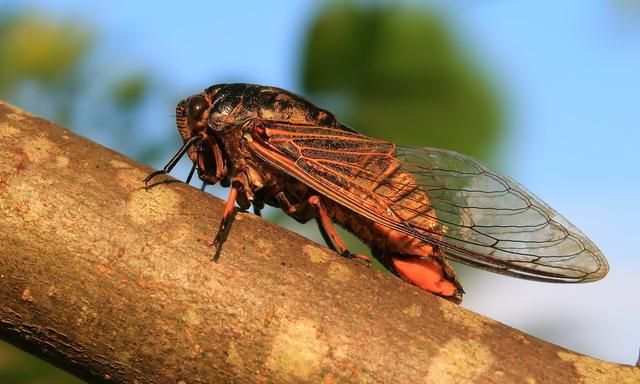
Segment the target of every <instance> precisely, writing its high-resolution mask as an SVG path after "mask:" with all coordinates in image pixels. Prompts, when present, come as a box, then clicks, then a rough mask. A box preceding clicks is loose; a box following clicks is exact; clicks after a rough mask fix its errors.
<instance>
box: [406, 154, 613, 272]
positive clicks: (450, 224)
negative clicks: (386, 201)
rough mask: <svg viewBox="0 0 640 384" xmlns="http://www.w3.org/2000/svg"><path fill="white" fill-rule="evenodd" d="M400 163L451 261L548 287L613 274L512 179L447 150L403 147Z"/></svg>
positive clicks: (581, 237) (585, 241) (594, 251)
mask: <svg viewBox="0 0 640 384" xmlns="http://www.w3.org/2000/svg"><path fill="white" fill-rule="evenodd" d="M396 158H397V159H398V160H400V162H401V169H402V170H404V171H406V172H407V173H410V174H411V175H413V176H414V178H415V180H416V184H417V185H418V188H420V189H422V190H423V191H425V193H426V194H427V195H428V196H429V197H430V204H431V207H432V208H433V210H434V211H435V218H436V220H438V221H439V222H440V223H441V224H442V226H443V227H445V228H446V230H445V231H444V242H445V243H446V244H445V249H446V253H447V254H448V255H449V257H451V258H452V259H454V260H457V261H460V262H462V263H466V264H470V265H473V266H476V267H480V268H485V269H490V270H494V271H496V272H500V273H503V274H507V275H513V276H517V277H520V278H526V279H533V280H542V281H557V282H587V281H594V280H599V279H601V278H602V277H604V276H605V275H606V274H607V272H608V270H609V267H608V265H607V261H606V260H605V258H604V256H603V255H602V253H601V252H600V250H598V248H597V247H596V246H595V245H594V244H593V243H592V242H591V241H590V240H589V239H588V238H587V237H586V236H585V235H583V234H582V232H580V231H579V230H578V229H577V228H576V227H574V226H573V225H572V224H571V223H570V222H569V221H567V220H566V219H565V218H563V217H562V216H561V215H560V214H558V213H557V212H556V211H554V210H553V209H552V208H551V207H549V206H548V205H547V204H545V203H544V202H543V201H541V200H540V199H538V198H537V197H535V196H534V195H533V194H531V193H530V192H528V191H527V190H526V189H524V188H523V187H522V186H521V185H520V184H518V183H517V182H515V181H513V180H512V179H511V178H509V177H507V176H504V175H501V174H500V173H498V172H496V171H493V170H491V169H489V168H487V167H485V166H483V165H481V164H480V163H478V162H477V161H475V160H473V159H472V158H470V157H468V156H465V155H462V154H459V153H455V152H451V151H446V150H441V149H435V148H411V147H398V148H397V150H396ZM398 203H400V204H401V205H402V200H399V201H398ZM408 224H409V225H412V226H413V223H412V220H409V223H408ZM414 228H415V229H417V230H420V229H421V228H420V227H419V224H418V226H417V227H414Z"/></svg>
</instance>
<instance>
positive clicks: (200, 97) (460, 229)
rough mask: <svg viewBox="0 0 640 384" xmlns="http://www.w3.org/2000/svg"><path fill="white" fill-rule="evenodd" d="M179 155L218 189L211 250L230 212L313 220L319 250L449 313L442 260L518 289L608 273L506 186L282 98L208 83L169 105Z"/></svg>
mask: <svg viewBox="0 0 640 384" xmlns="http://www.w3.org/2000/svg"><path fill="white" fill-rule="evenodd" d="M176 123H177V128H178V131H179V133H180V135H181V136H182V138H183V145H182V147H181V148H180V150H179V151H178V152H177V153H176V155H175V156H174V157H173V158H172V159H171V160H170V161H169V162H168V163H167V165H166V166H165V167H164V169H162V170H160V171H156V172H153V173H152V174H150V175H149V176H148V177H147V178H146V179H145V183H148V182H149V181H150V180H151V179H152V178H153V177H155V176H156V175H158V174H162V173H167V172H169V171H171V169H172V168H173V166H174V165H175V164H176V163H177V162H178V160H179V159H180V158H181V157H182V156H183V155H184V154H185V153H186V154H188V156H189V158H190V159H191V160H192V161H193V168H192V170H191V173H190V175H189V179H190V178H191V175H192V174H193V171H194V169H197V171H198V176H199V177H200V179H201V180H203V181H204V182H205V183H208V184H217V183H220V184H221V185H223V186H230V187H231V189H230V192H229V198H228V199H227V202H226V204H225V208H224V212H223V218H222V221H221V223H220V230H219V231H218V234H217V235H216V238H215V240H214V244H216V245H218V244H219V243H220V240H221V239H222V237H223V233H224V232H225V230H226V228H228V224H229V221H230V219H231V217H232V212H233V210H234V207H235V205H236V204H237V205H238V206H239V207H240V208H241V209H243V210H247V209H248V208H249V207H250V206H253V207H254V209H255V211H256V213H258V214H259V212H260V210H261V209H262V208H263V207H264V206H265V204H267V205H270V206H274V207H279V208H281V209H282V210H283V211H284V212H285V213H286V214H287V215H289V216H291V217H293V218H294V219H295V220H297V221H299V222H307V221H309V220H311V219H313V220H316V221H317V223H318V225H319V229H320V232H321V233H322V234H323V237H324V238H325V240H326V241H327V244H328V246H329V247H330V248H332V249H334V250H335V251H337V252H338V253H339V254H341V255H343V256H345V257H357V258H361V259H366V257H365V256H362V255H355V254H352V253H351V252H350V251H349V250H348V249H347V247H346V246H345V244H344V242H343V241H342V239H341V238H340V237H339V235H338V233H337V232H336V230H335V227H334V224H338V225H340V226H342V227H344V228H346V229H347V230H348V231H350V232H352V233H353V234H355V235H356V236H357V237H358V238H360V239H361V240H362V241H363V242H364V243H366V244H367V245H368V246H369V247H370V249H371V251H372V255H373V256H374V257H375V258H376V259H378V260H379V261H380V262H381V263H382V264H383V265H384V266H385V267H386V268H387V269H389V271H391V272H392V273H393V274H395V275H397V276H398V277H400V278H401V279H403V280H405V281H407V282H408V283H411V284H413V285H416V286H417V287H419V288H421V289H423V290H426V291H428V292H431V293H433V294H436V295H438V296H441V297H444V298H446V299H449V300H451V301H454V302H460V301H461V300H462V294H463V293H464V291H463V289H462V285H461V284H460V282H459V281H458V279H456V276H455V273H454V270H453V268H452V267H451V266H450V264H449V262H448V260H449V259H450V260H455V261H458V262H461V263H465V264H469V265H471V266H474V267H478V268H482V269H486V270H489V271H493V272H497V273H500V274H504V275H509V276H515V277H519V278H523V279H530V280H538V281H546V282H559V283H582V282H590V281H595V280H599V279H601V278H602V277H604V276H605V275H606V274H607V272H608V270H609V267H608V265H607V261H606V259H605V258H604V256H603V255H602V253H601V252H600V251H599V250H598V248H597V247H596V246H595V245H594V244H593V243H592V242H591V241H590V240H589V239H588V238H587V237H586V236H585V235H583V234H582V233H581V232H580V231H579V230H578V229H577V228H576V227H574V226H573V225H572V224H571V223H569V221H567V220H566V219H564V218H563V217H562V216H560V215H559V214H558V213H557V212H556V211H554V210H553V209H552V208H550V207H549V206H548V205H547V204H545V203H544V202H542V201H541V200H539V199H538V198H536V197H535V196H534V195H533V194H531V193H529V192H528V191H527V190H525V189H524V188H523V187H522V186H520V185H519V184H518V183H516V182H515V181H513V180H512V179H510V178H509V177H507V176H504V175H502V174H500V173H499V172H496V171H494V170H491V169H489V168H488V167H486V166H484V165H482V164H480V163H479V162H478V161H476V160H474V159H472V158H470V157H467V156H465V155H462V154H459V153H456V152H452V151H448V150H443V149H436V148H412V147H403V146H399V145H395V144H393V143H391V142H388V141H384V140H379V139H375V138H371V137H367V136H365V135H362V134H360V133H358V132H357V131H355V130H353V129H351V128H349V127H348V126H346V125H344V124H342V123H340V122H339V121H338V119H336V117H335V116H334V115H333V114H332V113H331V112H329V111H327V110H325V109H322V108H319V107H317V106H315V105H314V104H312V103H311V102H309V101H307V100H306V99H304V98H303V97H300V96H298V95H295V94H293V93H291V92H288V91H286V90H283V89H279V88H274V87H266V86H259V85H252V84H220V85H214V86H211V87H209V88H207V89H206V90H205V91H204V92H202V93H199V94H197V95H194V96H191V97H188V98H186V99H185V100H182V101H181V102H180V103H178V106H177V108H176Z"/></svg>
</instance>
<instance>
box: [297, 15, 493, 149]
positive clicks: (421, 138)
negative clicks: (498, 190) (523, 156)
mask: <svg viewBox="0 0 640 384" xmlns="http://www.w3.org/2000/svg"><path fill="white" fill-rule="evenodd" d="M301 75H302V83H303V87H304V88H305V89H306V90H307V91H308V92H309V93H311V94H312V95H315V96H316V97H315V99H316V100H317V101H318V102H319V103H320V104H322V105H325V106H326V107H328V108H329V109H330V110H333V111H335V112H336V113H337V114H338V115H339V118H340V119H341V120H342V121H345V122H347V124H348V125H351V126H352V127H353V128H355V129H356V130H358V131H360V132H362V133H365V134H368V135H371V136H375V137H378V138H383V139H386V140H390V141H393V142H395V143H398V144H404V145H412V146H430V147H441V148H447V149H453V150H457V151H459V152H463V153H466V154H469V155H471V156H474V157H478V158H484V159H489V158H491V157H492V154H493V152H494V151H495V149H496V144H497V143H498V141H499V136H500V133H501V132H502V118H503V117H502V110H501V108H500V104H499V102H498V97H497V95H496V92H495V90H494V89H493V88H492V87H491V86H490V83H489V81H488V79H487V78H486V76H485V75H484V74H483V72H482V71H481V70H480V68H479V66H478V65H477V64H474V63H473V62H472V60H471V59H470V58H469V57H468V49H465V48H464V47H461V45H460V44H459V43H458V41H457V40H456V38H455V36H454V33H453V31H452V30H451V29H450V28H449V25H448V24H447V22H446V19H444V18H443V17H442V16H441V15H439V14H437V13H435V12H434V11H431V10H428V9H426V8H424V7H415V6H407V5H403V4H401V3H394V2H388V3H386V2H385V3H374V4H369V5H360V3H355V2H344V3H336V2H331V3H329V5H328V6H327V7H326V8H325V9H324V11H323V12H322V13H321V14H320V15H319V16H318V17H317V18H316V19H315V20H314V22H313V25H312V26H311V30H310V34H309V36H308V40H307V43H306V45H305V47H304V54H303V58H302V73H301Z"/></svg>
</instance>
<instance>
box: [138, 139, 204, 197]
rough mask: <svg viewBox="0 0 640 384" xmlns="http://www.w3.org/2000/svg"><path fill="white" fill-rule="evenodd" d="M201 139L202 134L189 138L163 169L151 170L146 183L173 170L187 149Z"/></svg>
mask: <svg viewBox="0 0 640 384" xmlns="http://www.w3.org/2000/svg"><path fill="white" fill-rule="evenodd" d="M201 140H202V137H200V136H193V137H192V138H190V139H189V140H187V141H186V142H185V143H184V144H182V147H180V149H179V150H178V152H176V154H175V155H173V157H172V158H171V159H169V161H168V162H167V164H166V165H165V166H164V167H163V168H162V169H160V170H158V171H155V172H151V173H150V174H149V176H147V177H145V178H144V184H145V185H147V184H149V182H150V181H151V179H153V178H154V177H156V176H158V175H164V174H167V173H169V172H171V170H172V169H173V167H175V166H176V164H178V161H180V159H181V158H182V156H184V154H185V153H186V152H187V150H188V149H189V148H191V146H192V145H193V144H195V143H197V142H200V141H201Z"/></svg>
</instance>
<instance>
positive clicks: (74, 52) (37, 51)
mask: <svg viewBox="0 0 640 384" xmlns="http://www.w3.org/2000/svg"><path fill="white" fill-rule="evenodd" d="M98 37H99V34H98V33H97V32H96V31H94V30H93V29H92V28H90V27H88V26H87V25H85V24H83V23H80V22H78V21H77V20H58V19H54V18H51V17H48V16H45V15H43V14H39V13H35V12H30V11H24V12H21V13H10V12H9V13H7V12H5V13H2V14H0V98H3V99H6V100H8V101H10V102H12V103H14V104H17V105H19V106H21V107H23V108H25V109H27V110H29V111H31V112H32V113H35V114H38V115H40V116H44V117H46V118H48V119H51V120H53V121H55V122H56V123H58V124H60V125H63V126H66V127H69V128H71V129H73V130H75V131H77V132H79V133H81V134H83V135H86V136H88V137H89V138H91V139H94V140H97V141H100V142H102V143H103V144H105V145H107V146H110V147H112V148H116V149H118V150H119V151H120V152H124V153H125V154H126V155H128V156H131V157H134V158H136V159H138V160H141V161H143V162H152V161H153V160H156V159H157V157H158V156H160V155H161V154H162V152H163V151H162V150H161V148H162V147H163V146H165V145H167V143H168V140H169V139H168V136H161V135H158V136H155V137H149V136H148V135H146V134H145V133H143V132H141V131H140V130H139V129H134V127H138V126H141V125H143V121H142V119H143V112H144V107H145V103H146V102H147V101H148V100H149V99H150V97H151V96H152V95H153V90H154V88H155V87H156V86H157V84H156V80H155V79H154V78H153V77H152V76H151V75H149V73H148V71H145V70H144V69H143V68H137V67H131V66H130V64H128V63H126V58H124V60H122V62H120V61H118V60H117V59H114V58H112V57H109V58H108V61H107V60H104V58H98V57H97V56H96V51H97V49H96V47H97V46H99V44H100V40H99V38H98ZM167 123H168V124H169V123H170V120H169V119H167ZM136 136H138V137H136Z"/></svg>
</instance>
